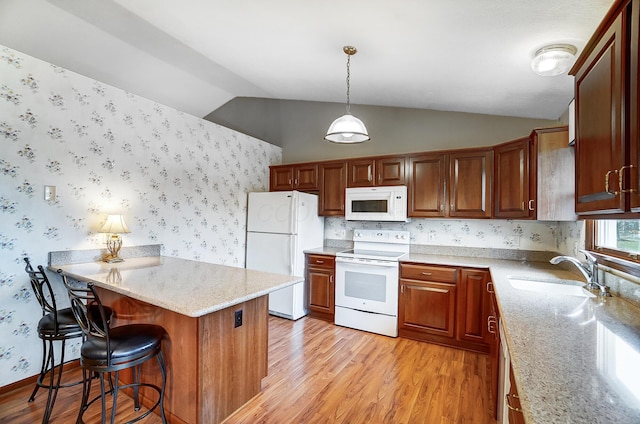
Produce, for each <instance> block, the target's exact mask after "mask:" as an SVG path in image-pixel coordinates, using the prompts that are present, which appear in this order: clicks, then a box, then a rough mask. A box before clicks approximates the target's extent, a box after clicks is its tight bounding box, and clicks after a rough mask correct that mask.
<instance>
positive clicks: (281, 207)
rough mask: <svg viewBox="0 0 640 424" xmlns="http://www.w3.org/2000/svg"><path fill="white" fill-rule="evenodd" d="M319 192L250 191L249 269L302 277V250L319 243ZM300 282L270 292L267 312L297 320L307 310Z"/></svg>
mask: <svg viewBox="0 0 640 424" xmlns="http://www.w3.org/2000/svg"><path fill="white" fill-rule="evenodd" d="M323 242H324V218H323V217H319V216H318V196H316V195H315V194H308V193H302V192H299V191H274V192H261V193H249V203H248V213H247V255H246V256H247V264H246V267H247V268H248V269H254V270H257V271H266V272H273V273H277V274H286V275H295V276H299V277H303V278H304V253H303V252H304V251H305V250H307V249H313V248H317V247H322V245H323ZM305 299H306V289H305V283H304V282H301V283H298V284H295V285H293V286H290V287H287V288H284V289H281V290H277V291H275V292H272V293H270V294H269V313H270V314H272V315H276V316H280V317H283V318H288V319H293V320H296V319H298V318H301V317H303V316H305V315H306V314H307V309H306V307H305Z"/></svg>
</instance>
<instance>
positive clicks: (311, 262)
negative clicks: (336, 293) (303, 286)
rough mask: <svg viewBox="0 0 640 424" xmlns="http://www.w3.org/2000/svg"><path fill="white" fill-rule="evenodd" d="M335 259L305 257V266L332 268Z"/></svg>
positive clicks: (330, 257) (319, 256)
mask: <svg viewBox="0 0 640 424" xmlns="http://www.w3.org/2000/svg"><path fill="white" fill-rule="evenodd" d="M335 262H336V258H335V257H334V256H328V255H307V265H308V266H315V267H326V268H333V266H334V265H335Z"/></svg>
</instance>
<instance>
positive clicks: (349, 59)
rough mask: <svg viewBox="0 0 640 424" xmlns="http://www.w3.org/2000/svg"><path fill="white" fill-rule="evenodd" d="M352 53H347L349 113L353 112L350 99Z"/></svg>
mask: <svg viewBox="0 0 640 424" xmlns="http://www.w3.org/2000/svg"><path fill="white" fill-rule="evenodd" d="M350 68H351V55H350V54H347V115H350V114H351V113H350V112H351V102H350V99H349V89H350V88H351V81H350V80H351V78H350V77H351V70H350Z"/></svg>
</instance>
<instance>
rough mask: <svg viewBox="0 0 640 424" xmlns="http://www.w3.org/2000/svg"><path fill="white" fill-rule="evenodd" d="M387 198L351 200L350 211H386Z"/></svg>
mask: <svg viewBox="0 0 640 424" xmlns="http://www.w3.org/2000/svg"><path fill="white" fill-rule="evenodd" d="M388 203H389V202H388V201H387V200H352V201H351V212H385V213H386V212H387V205H388Z"/></svg>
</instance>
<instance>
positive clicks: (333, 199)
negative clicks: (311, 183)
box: [318, 162, 347, 216]
mask: <svg viewBox="0 0 640 424" xmlns="http://www.w3.org/2000/svg"><path fill="white" fill-rule="evenodd" d="M319 166H320V196H319V200H318V214H319V215H321V216H344V190H345V188H346V187H347V162H322V163H320V165H319Z"/></svg>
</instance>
